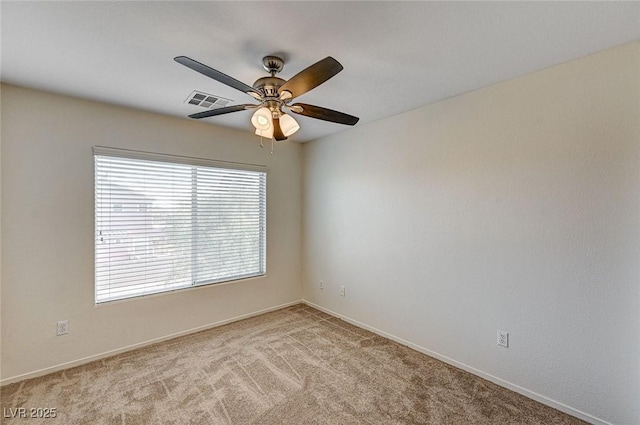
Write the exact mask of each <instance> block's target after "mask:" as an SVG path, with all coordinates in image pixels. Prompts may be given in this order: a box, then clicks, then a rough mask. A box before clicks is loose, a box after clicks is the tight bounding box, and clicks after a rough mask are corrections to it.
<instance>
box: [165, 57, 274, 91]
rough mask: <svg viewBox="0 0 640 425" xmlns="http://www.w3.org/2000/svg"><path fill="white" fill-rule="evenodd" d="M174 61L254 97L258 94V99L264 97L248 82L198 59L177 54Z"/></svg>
mask: <svg viewBox="0 0 640 425" xmlns="http://www.w3.org/2000/svg"><path fill="white" fill-rule="evenodd" d="M173 60H174V61H176V62H178V63H180V64H182V65H184V66H186V67H187V68H191V69H193V70H194V71H197V72H199V73H200V74H203V75H206V76H207V77H209V78H213V79H214V80H216V81H219V82H221V83H222V84H226V85H227V86H229V87H233V88H234V89H236V90H240V91H241V92H244V93H247V94H249V95H251V96H252V97H256V95H258V96H259V97H258V99H260V98H262V93H261V92H260V91H258V90H256V89H254V88H253V87H251V86H250V85H248V84H245V83H243V82H242V81H238V80H236V79H235V78H232V77H229V76H228V75H226V74H223V73H222V72H220V71H216V70H215V69H213V68H210V67H208V66H207V65H204V64H202V63H200V62H198V61H195V60H193V59H191V58H188V57H186V56H177V57H175V58H173Z"/></svg>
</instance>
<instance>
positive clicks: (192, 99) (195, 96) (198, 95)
mask: <svg viewBox="0 0 640 425" xmlns="http://www.w3.org/2000/svg"><path fill="white" fill-rule="evenodd" d="M231 102H233V100H231V99H225V98H224V97H220V96H216V95H213V94H208V93H203V92H200V91H197V90H194V91H192V92H191V94H190V95H189V97H187V100H185V101H184V103H188V104H190V105H196V106H202V107H203V108H206V109H216V108H222V107H225V106H227V105H228V104H229V103H231Z"/></svg>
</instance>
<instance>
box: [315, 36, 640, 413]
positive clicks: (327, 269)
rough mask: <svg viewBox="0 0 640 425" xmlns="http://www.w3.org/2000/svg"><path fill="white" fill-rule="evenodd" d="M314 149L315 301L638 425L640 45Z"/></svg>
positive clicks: (522, 385) (358, 130) (487, 372)
mask: <svg viewBox="0 0 640 425" xmlns="http://www.w3.org/2000/svg"><path fill="white" fill-rule="evenodd" d="M304 158H305V185H304V202H303V205H304V207H303V217H304V232H305V233H304V234H305V254H304V258H305V259H306V263H305V270H304V273H303V275H304V276H305V280H304V292H305V299H307V300H309V301H311V302H313V303H316V304H318V305H320V306H322V307H324V308H326V309H328V310H331V311H333V312H336V313H338V314H341V315H344V316H346V317H348V318H351V319H352V320H356V321H359V322H360V323H363V324H365V325H367V326H370V327H372V328H376V329H378V330H380V331H383V332H387V333H388V334H390V335H393V336H394V337H396V338H399V339H403V340H404V341H407V342H409V343H411V344H413V345H414V346H415V347H420V348H421V349H423V351H430V352H432V353H436V354H437V355H438V356H440V357H441V358H447V359H448V361H450V362H452V363H455V364H458V365H464V366H465V367H466V368H467V369H469V370H473V371H474V372H475V373H478V374H481V375H483V376H486V377H489V378H491V379H493V380H495V381H496V382H500V383H501V384H503V385H507V386H510V387H511V388H515V389H518V390H519V391H521V392H524V393H526V394H527V395H529V396H534V397H536V398H538V399H540V400H544V401H545V402H547V403H549V404H552V405H555V406H557V407H560V408H563V409H564V410H567V411H571V412H572V413H574V414H580V415H581V416H582V417H584V418H588V419H589V420H591V421H593V422H594V423H605V422H604V421H610V422H611V423H614V424H620V425H622V424H627V425H631V424H639V423H640V404H639V400H640V261H639V259H640V256H639V254H640V42H636V43H633V44H629V45H625V46H622V47H619V48H616V49H612V50H608V51H604V52H601V53H598V54H596V55H593V56H590V57H587V58H583V59H579V60H576V61H572V62H569V63H566V64H563V65H560V66H556V67H553V68H550V69H546V70H543V71H541V72H537V73H534V74H530V75H526V76H524V77H521V78H518V79H515V80H512V81H507V82H504V83H501V84H497V85H494V86H491V87H488V88H485V89H482V90H478V91H475V92H472V93H468V94H464V95H461V96H458V97H455V98H452V99H448V100H446V101H443V102H439V103H437V104H433V105H430V106H427V107H424V108H421V109H418V110H414V111H411V112H408V113H404V114H401V115H398V116H394V117H391V118H388V119H384V120H381V121H378V122H374V123H370V124H367V125H361V126H358V127H355V128H354V129H352V130H348V131H345V132H342V133H339V134H337V135H334V136H331V137H327V138H325V139H321V140H316V141H314V142H312V143H308V144H306V145H305V146H304ZM321 279H323V280H324V285H325V289H324V290H321V289H320V288H319V285H318V282H319V280H321ZM340 285H345V286H346V294H347V295H346V297H344V298H343V297H340V296H339V292H338V288H339V286H340ZM498 329H501V330H505V331H508V332H509V333H510V343H511V346H510V348H508V349H503V348H501V347H497V346H496V331H497V330H498ZM518 387H519V388H518ZM536 393H537V394H538V395H536ZM563 405H564V406H563ZM580 412H583V413H582V414H581V413H580ZM597 418H600V419H597Z"/></svg>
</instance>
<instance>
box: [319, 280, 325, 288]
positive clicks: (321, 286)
mask: <svg viewBox="0 0 640 425" xmlns="http://www.w3.org/2000/svg"><path fill="white" fill-rule="evenodd" d="M320 289H324V281H322V280H321V281H320Z"/></svg>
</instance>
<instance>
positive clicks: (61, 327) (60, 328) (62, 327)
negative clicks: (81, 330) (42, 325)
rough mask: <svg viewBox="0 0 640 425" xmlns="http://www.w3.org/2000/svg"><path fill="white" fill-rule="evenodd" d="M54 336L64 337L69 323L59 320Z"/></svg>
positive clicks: (67, 331)
mask: <svg viewBox="0 0 640 425" xmlns="http://www.w3.org/2000/svg"><path fill="white" fill-rule="evenodd" d="M56 325H57V326H56V335H58V336H60V335H66V334H68V333H69V321H68V320H61V321H59V322H58V323H57V324H56Z"/></svg>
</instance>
